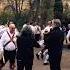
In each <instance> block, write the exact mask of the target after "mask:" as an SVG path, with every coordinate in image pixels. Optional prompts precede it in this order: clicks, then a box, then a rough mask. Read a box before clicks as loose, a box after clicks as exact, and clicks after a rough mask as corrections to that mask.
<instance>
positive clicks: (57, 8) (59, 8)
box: [54, 0, 63, 20]
mask: <svg viewBox="0 0 70 70" xmlns="http://www.w3.org/2000/svg"><path fill="white" fill-rule="evenodd" d="M62 16H63V4H62V0H55V3H54V18H58V19H60V20H61V19H62Z"/></svg>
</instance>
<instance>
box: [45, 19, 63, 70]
mask: <svg viewBox="0 0 70 70" xmlns="http://www.w3.org/2000/svg"><path fill="white" fill-rule="evenodd" d="M60 25H61V22H60V20H59V19H54V20H52V27H53V29H52V30H51V31H50V33H49V35H48V38H47V41H46V43H47V45H48V51H49V62H50V70H61V67H60V62H61V56H62V48H63V41H64V33H63V31H62V30H60Z"/></svg>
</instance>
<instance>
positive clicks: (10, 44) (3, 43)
mask: <svg viewBox="0 0 70 70" xmlns="http://www.w3.org/2000/svg"><path fill="white" fill-rule="evenodd" d="M15 28H16V26H15V24H14V22H11V23H10V24H9V27H8V28H7V30H6V31H5V32H4V33H3V35H2V37H1V39H0V47H2V49H3V50H4V59H5V63H3V62H2V63H1V64H2V66H1V67H0V68H2V67H3V66H4V65H5V64H6V62H7V61H8V60H9V62H10V69H11V70H14V67H15V57H16V39H17V38H16V36H17V35H18V34H17V32H16V31H15Z"/></svg>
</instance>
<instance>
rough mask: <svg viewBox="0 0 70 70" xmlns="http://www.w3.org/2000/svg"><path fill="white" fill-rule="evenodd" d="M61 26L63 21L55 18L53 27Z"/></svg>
mask: <svg viewBox="0 0 70 70" xmlns="http://www.w3.org/2000/svg"><path fill="white" fill-rule="evenodd" d="M60 26H61V21H60V19H53V20H52V27H53V28H54V27H60Z"/></svg>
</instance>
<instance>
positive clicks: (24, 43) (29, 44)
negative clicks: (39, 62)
mask: <svg viewBox="0 0 70 70" xmlns="http://www.w3.org/2000/svg"><path fill="white" fill-rule="evenodd" d="M17 47H18V50H17V59H18V60H22V61H23V62H24V63H32V62H33V58H34V50H33V47H40V46H39V44H38V43H37V42H36V40H35V38H34V36H33V35H32V34H29V33H28V34H27V33H25V32H24V33H23V35H22V36H20V37H18V38H17Z"/></svg>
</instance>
